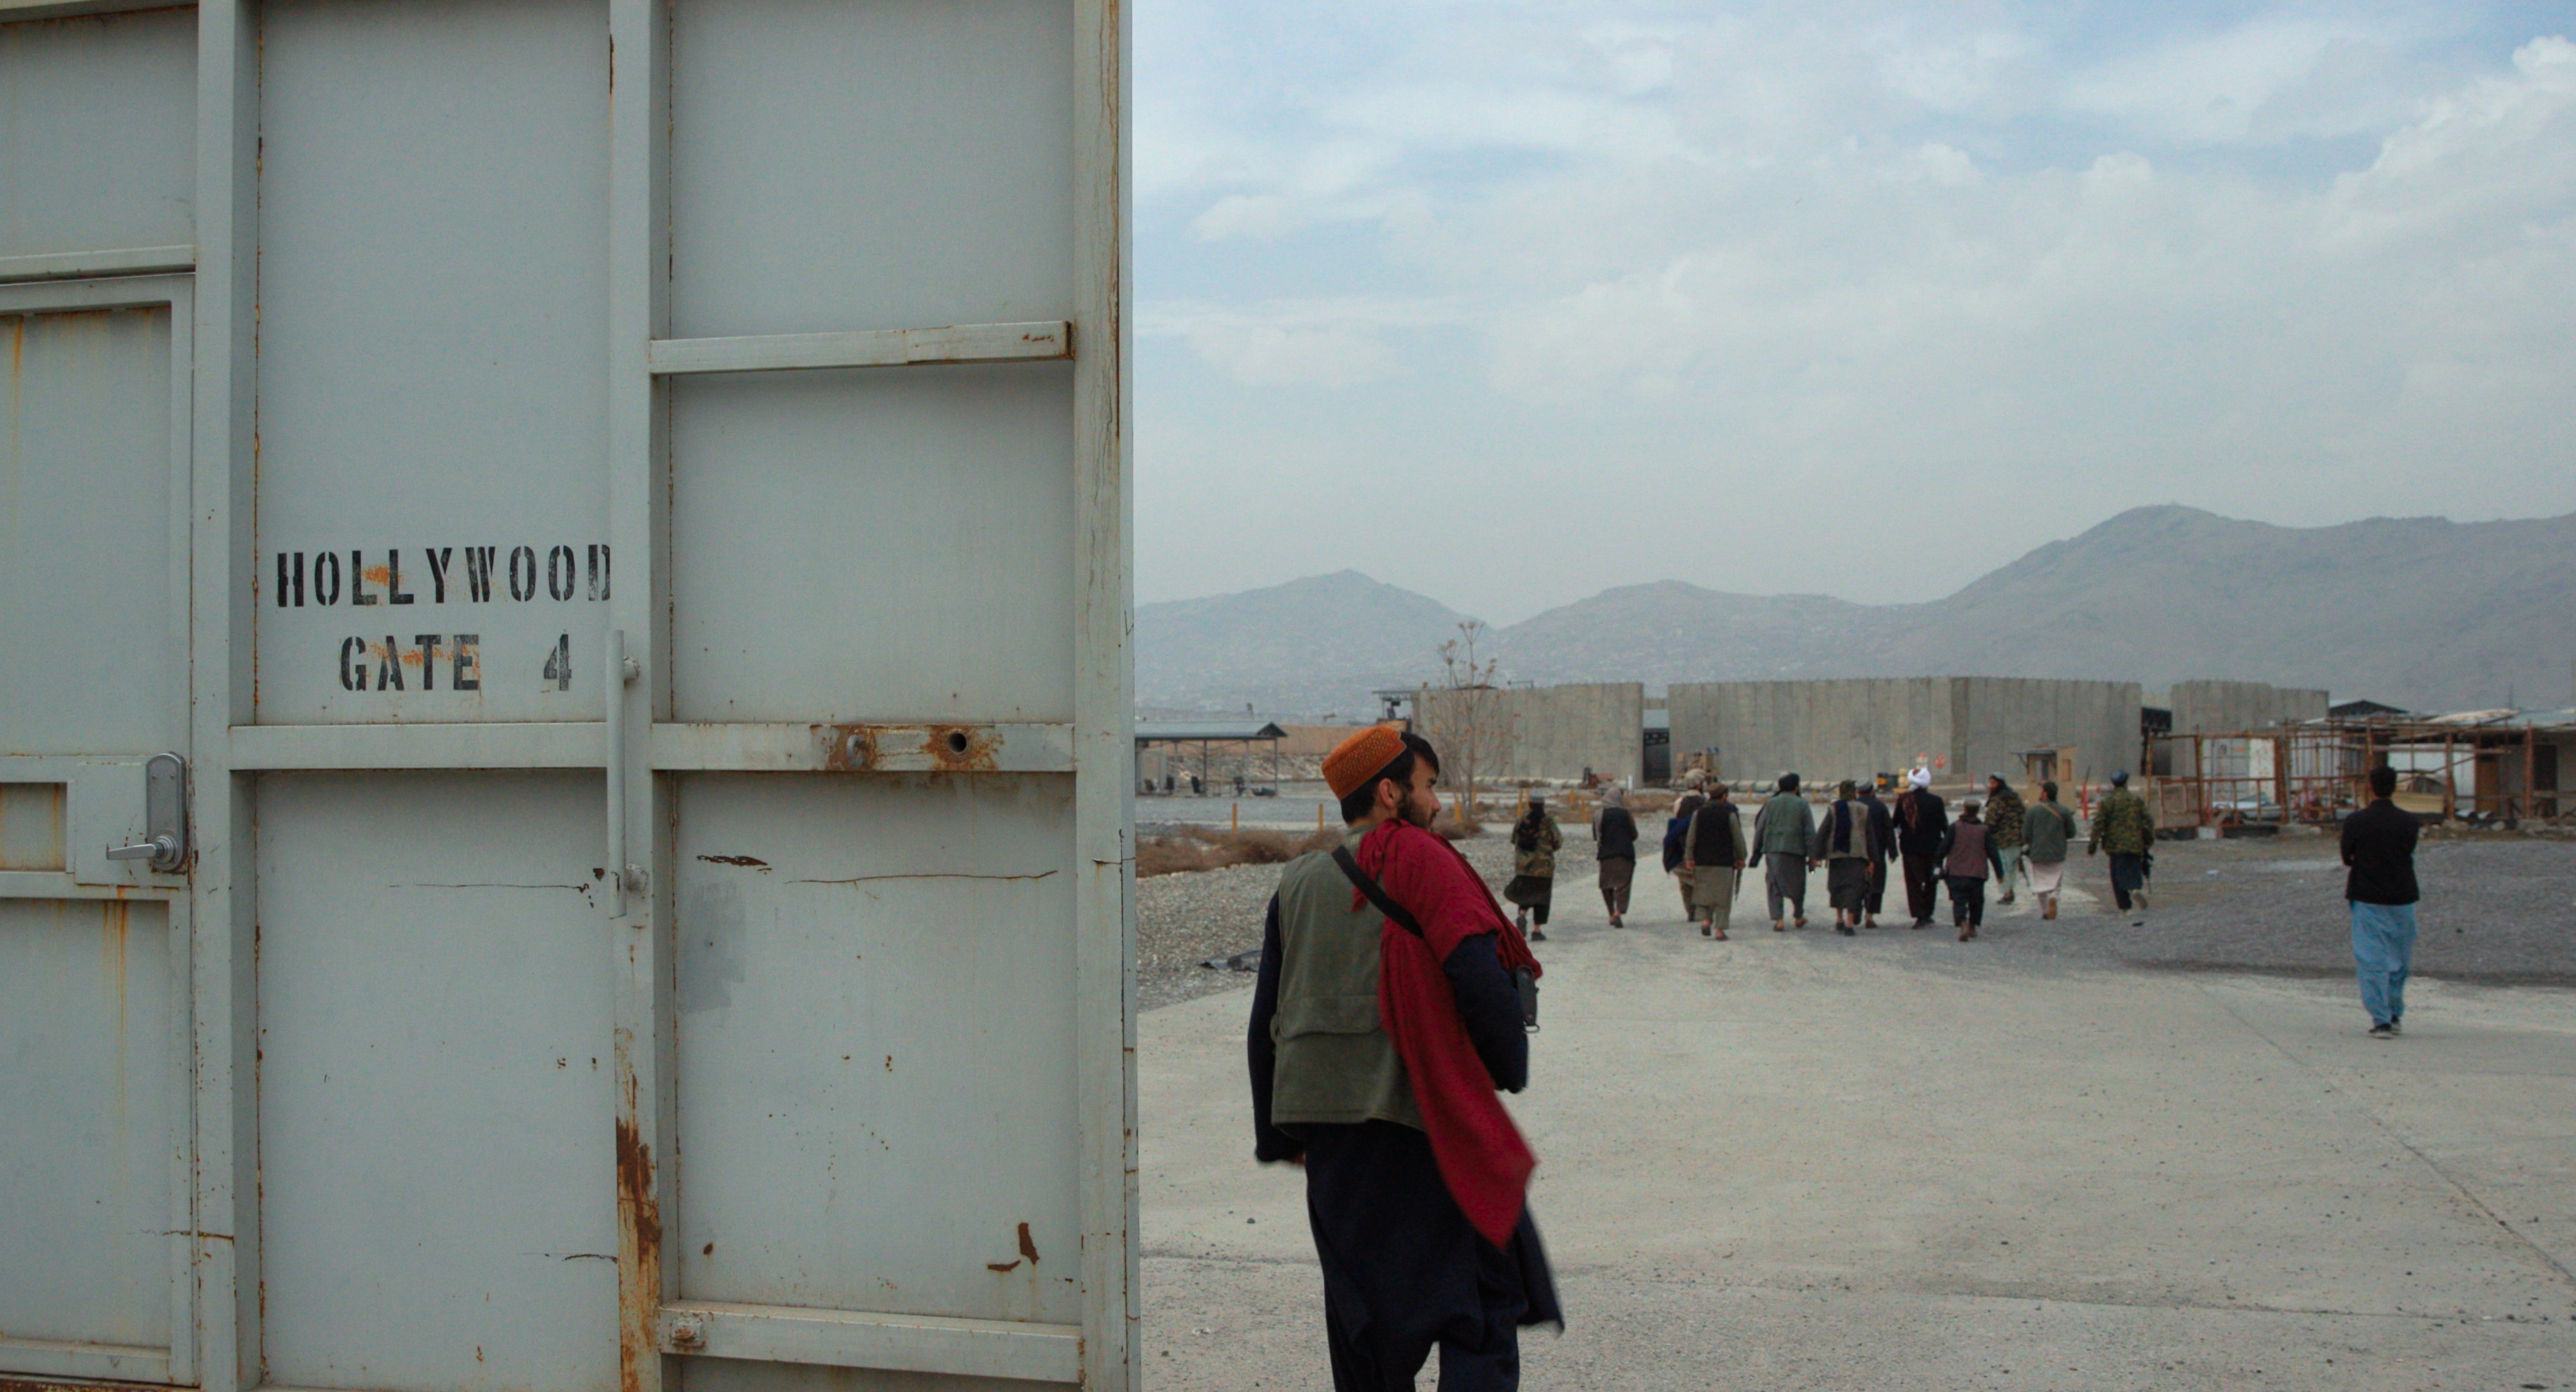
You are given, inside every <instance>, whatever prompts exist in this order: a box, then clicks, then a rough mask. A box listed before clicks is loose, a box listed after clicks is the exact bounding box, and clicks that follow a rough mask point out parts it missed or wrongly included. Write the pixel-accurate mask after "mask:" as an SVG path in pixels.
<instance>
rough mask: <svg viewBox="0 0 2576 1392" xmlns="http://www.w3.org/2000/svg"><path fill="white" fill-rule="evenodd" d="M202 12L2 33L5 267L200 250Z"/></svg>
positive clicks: (1, 248)
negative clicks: (14, 259)
mask: <svg viewBox="0 0 2576 1392" xmlns="http://www.w3.org/2000/svg"><path fill="white" fill-rule="evenodd" d="M196 133H197V11H196V8H195V7H194V6H189V7H187V8H183V9H168V10H151V11H146V12H144V13H140V14H120V15H87V16H81V17H78V18H73V19H45V20H32V21H26V22H22V23H18V24H0V256H38V255H45V254H49V253H55V254H58V253H64V252H86V251H106V250H119V249H126V248H135V247H167V246H183V245H185V244H187V243H189V242H191V241H194V240H195V239H196V234H195V232H194V231H193V230H192V228H193V222H194V219H193V217H192V215H191V209H192V208H193V206H194V204H195V200H196V182H197V170H196V156H197V138H196Z"/></svg>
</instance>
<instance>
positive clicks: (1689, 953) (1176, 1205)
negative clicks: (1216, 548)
mask: <svg viewBox="0 0 2576 1392" xmlns="http://www.w3.org/2000/svg"><path fill="white" fill-rule="evenodd" d="M2248 873H2249V874H2251V873H2256V872H2248ZM2267 873H2296V872H2267ZM2222 878H2224V876H2222ZM1649 881H1651V883H1647V882H1649ZM1641 884H1644V885H1645V888H1646V897H1645V898H1643V899H1642V900H1641V903H1640V907H1639V911H1638V912H1637V914H1636V915H1634V917H1633V918H1632V922H1635V923H1637V924H1638V925H1639V926H1637V927H1635V928H1632V929H1630V930H1628V931H1625V932H1614V931H1612V930H1610V929H1609V928H1607V927H1606V925H1604V924H1602V923H1601V918H1600V908H1599V905H1598V901H1597V900H1595V901H1594V902H1593V903H1592V904H1591V905H1590V906H1589V907H1588V908H1587V907H1585V906H1584V904H1583V899H1584V898H1585V896H1583V895H1580V894H1573V893H1568V894H1563V895H1560V896H1559V905H1560V922H1559V924H1558V925H1557V927H1558V931H1557V932H1556V933H1555V934H1554V937H1555V941H1554V942H1553V943H1552V944H1550V945H1549V947H1548V948H1547V952H1548V958H1547V960H1548V964H1549V977H1548V981H1547V990H1546V1008H1547V1017H1548V1026H1547V1029H1546V1030H1545V1032H1544V1033H1542V1034H1541V1035H1540V1036H1539V1037H1538V1040H1537V1046H1538V1047H1537V1054H1536V1068H1535V1073H1536V1079H1537V1081H1536V1085H1535V1087H1534V1088H1533V1090H1532V1091H1531V1093H1529V1094H1528V1095H1527V1096H1526V1097H1524V1098H1521V1099H1515V1102H1514V1109H1515V1111H1516V1112H1517V1114H1518V1115H1519V1116H1520V1117H1521V1119H1522V1122H1523V1125H1524V1126H1525V1127H1526V1128H1527V1129H1528V1131H1529V1132H1530V1134H1531V1138H1532V1141H1533V1144H1534V1145H1535V1146H1536V1148H1537V1150H1538V1152H1539V1154H1540V1156H1541V1158H1542V1168H1541V1170H1540V1172H1539V1177H1538V1179H1537V1181H1536V1188H1535V1192H1534V1200H1533V1202H1534V1206H1535V1211H1536V1212H1537V1214H1538V1216H1539V1219H1540V1221H1541V1223H1542V1224H1543V1225H1544V1227H1545V1230H1546V1232H1547V1234H1548V1237H1549V1240H1550V1243H1551V1245H1552V1248H1553V1250H1554V1253H1555V1257H1556V1261H1557V1264H1558V1270H1559V1272H1560V1273H1561V1274H1562V1276H1563V1277H1564V1285H1565V1295H1566V1303H1567V1308H1568V1310H1569V1312H1570V1315H1571V1324H1570V1326H1569V1328H1568V1329H1567V1330H1566V1332H1565V1333H1564V1334H1563V1335H1562V1336H1561V1337H1558V1336H1551V1335H1549V1334H1547V1333H1544V1332H1534V1333H1533V1334H1532V1335H1531V1337H1530V1338H1529V1341H1528V1344H1527V1346H1526V1347H1527V1364H1528V1376H1527V1379H1526V1381H1527V1385H1529V1386H1531V1387H1533V1388H1557V1389H1628V1388H1636V1389H1649V1388H1652V1389H1669V1388H1724V1389H1735V1388H1741V1389H1803V1388H1815V1389H1827V1388H1834V1389H1840V1388H1854V1387H1869V1388H1875V1389H1897V1390H1902V1389H1926V1392H1929V1389H1945V1390H1946V1389H1958V1388H1999V1389H2024V1388H2029V1389H2038V1388H2086V1389H2093V1388H2139V1389H2145V1388H2159V1389H2162V1388H2203V1387H2206V1388H2221V1387H2224V1388H2231V1389H2232V1388H2261V1389H2270V1388H2279V1389H2309V1388H2322V1387H2335V1388H2355V1389H2383V1388H2384V1389H2400V1388H2410V1389H2411V1388H2434V1387H2440V1388H2453V1389H2455V1388H2524V1387H2530V1386H2535V1385H2536V1386H2540V1387H2547V1388H2566V1387H2571V1386H2576V1322H2571V1321H2576V1274H2571V1272H2576V992H2569V991H2567V990H2563V989H2556V988H2550V987H2535V986H2489V985H2478V984H2470V983H2462V982H2449V981H2440V980H2435V981H2429V982H2425V983H2422V984H2420V985H2419V986H2418V987H2417V989H2416V998H2415V1001H2414V1003H2413V1005H2412V1008H2411V1010H2410V1013H2409V1016H2408V1022H2409V1026H2410V1030H2409V1034H2408V1036H2407V1037H2406V1038H2405V1039H2403V1040H2399V1041H2396V1042H2393V1043H2379V1042H2373V1041H2370V1040H2366V1039H2364V1038H2362V1037H2361V1033H2360V1032H2361V1030H2362V1029H2363V1028H2364V1027H2365V1026H2366V1024H2367V1021H2366V1020H2365V1019H2364V1018H2363V1016H2362V1015H2361V1013H2360V1011H2359V1010H2358V1008H2357V1007H2355V1006H2354V1005H2353V1003H2352V1002H2351V1000H2350V998H2349V996H2350V991H2349V987H2348V986H2346V985H2345V984H2344V983H2342V982H2340V981H2336V980H2328V979H2301V978H2298V977H2291V976H2281V975H2265V976H2254V975H2242V974H2230V973H2224V972H2213V971H2195V972H2173V971H2161V970H2149V969H2141V968H2138V967H2135V966H2129V965H2123V964H2121V963H2119V962H2117V961H2114V960H2108V959H2105V958H2094V957H2088V956H2086V955H2084V954H2082V953H2051V952H2041V951H2031V950H2015V949H2013V948H2012V947H2011V945H2010V943H2008V942H2002V941H1989V942H1986V943H1980V944H1959V943H1957V942H1955V941H1953V940H1950V939H1948V937H1947V935H1945V934H1940V933H1937V932H1924V933H1907V932H1904V931H1903V930H1901V929H1900V930H1894V931H1893V932H1889V931H1882V932H1881V933H1880V934H1879V935H1876V937H1874V938H1873V937H1862V938H1857V939H1843V938H1839V937H1835V936H1833V935H1832V934H1830V933H1827V932H1821V931H1819V930H1817V929H1813V928H1811V929H1810V930H1808V931H1807V932H1806V933H1804V934H1783V935H1776V936H1775V935H1774V934H1772V933H1770V932H1769V931H1768V929H1767V927H1763V928H1760V929H1759V930H1758V931H1755V932H1751V933H1740V934H1739V936H1738V940H1737V941H1734V942H1731V943H1725V944H1717V943H1711V942H1708V941H1705V940H1703V939H1701V938H1699V937H1697V936H1696V935H1695V934H1693V933H1691V932H1689V930H1687V929H1685V928H1683V927H1682V926H1681V925H1680V923H1679V911H1678V906H1677V904H1676V903H1675V902H1674V900H1673V898H1672V895H1671V891H1670V889H1669V885H1668V882H1664V881H1661V880H1660V879H1657V878H1654V877H1641ZM2076 907H2077V909H2078V911H2079V912H2081V911H2082V910H2083V909H2084V908H2086V907H2088V906H2087V905H2084V904H2081V903H2079V904H2078V905H2077V906H2076ZM1757 912H1758V910H1757ZM1991 923H1992V926H1990V929H1989V933H1990V934H1998V933H2001V934H2003V935H2004V936H2006V937H2012V936H2016V935H2020V934H2023V933H2038V932H2042V931H2060V930H2061V928H2062V927H2063V926H2062V925H2046V926H2043V925H2038V924H2036V923H2031V924H2020V923H2016V922H2015V921H2014V920H2013V919H2012V918H2011V917H2010V916H2006V917H2004V918H2000V919H1996V920H1992V921H1991ZM2114 927H2123V928H2124V927H2125V923H2124V922H2122V921H2116V920H2107V919H2105V918H2100V917H2097V918H2092V919H2090V920H2088V921H2087V923H2086V924H2085V926H2083V927H2080V928H2072V929H2065V931H2073V932H2105V931H2108V930H2109V929H2111V928H2114ZM2007 930H2009V931H2007ZM1981 949H1999V950H1981ZM1243 1007H1244V997H1243V996H1242V995H1241V994H1240V993H1239V992H1230V993H1227V994H1223V995H1218V996H1211V997H1207V998H1203V999H1199V1000H1194V1001H1189V1002H1186V1003H1183V1004H1180V1005H1175V1006H1172V1007H1170V1008H1168V1009H1164V1010H1159V1011H1155V1012H1152V1013H1149V1014H1148V1015H1146V1016H1145V1017H1144V1022H1143V1027H1142V1029H1141V1031H1140V1035H1141V1037H1140V1046H1141V1066H1142V1086H1143V1109H1144V1125H1145V1129H1144V1136H1143V1146H1144V1163H1145V1173H1144V1179H1143V1184H1144V1204H1145V1242H1146V1266H1145V1269H1146V1297H1147V1306H1146V1331H1147V1339H1146V1349H1147V1359H1148V1369H1147V1372H1148V1385H1149V1386H1151V1387H1155V1388H1167V1389H1210V1390H1211V1392H1213V1390H1215V1389H1227V1390H1228V1392H1231V1390H1232V1389H1244V1388H1321V1387H1324V1386H1326V1385H1328V1378H1327V1376H1326V1374H1325V1372H1324V1369H1323V1357H1322V1344H1321V1331H1320V1315H1319V1313H1318V1309H1317V1300H1318V1287H1317V1277H1316V1274H1315V1270H1314V1267H1313V1261H1312V1252H1311V1248H1310V1247H1309V1245H1308V1239H1307V1234H1306V1227H1305V1221H1304V1213H1303V1206H1302V1192H1301V1188H1300V1185H1299V1181H1298V1178H1297V1176H1296V1174H1295V1172H1293V1171H1288V1170H1264V1169H1262V1168H1260V1167H1257V1166H1255V1165H1253V1164H1252V1163H1251V1160H1250V1156H1249V1149H1250V1144H1249V1137H1248V1124H1247V1122H1246V1120H1245V1117H1244V1107H1243V1081H1242V1053H1241V1048H1242V1010H1243ZM1428 1381H1429V1380H1428V1378H1426V1380H1425V1385H1428Z"/></svg>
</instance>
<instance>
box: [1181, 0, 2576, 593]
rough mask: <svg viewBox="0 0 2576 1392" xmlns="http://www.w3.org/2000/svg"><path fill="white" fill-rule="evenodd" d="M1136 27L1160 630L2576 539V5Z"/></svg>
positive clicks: (1222, 18) (1947, 584) (1473, 9)
mask: <svg viewBox="0 0 2576 1392" xmlns="http://www.w3.org/2000/svg"><path fill="white" fill-rule="evenodd" d="M1133 13H1134V15H1135V19H1136V34H1137V43H1136V68H1135V81H1136V101H1137V112H1136V268H1137V277H1136V278H1137V311H1138V333H1137V346H1138V361H1137V398H1138V399H1137V411H1136V422H1137V431H1136V461H1137V522H1138V537H1137V597H1138V599H1139V600H1141V601H1148V602H1150V601H1153V600H1160V599H1174V598H1181V597H1186V596H1191V595H1200V594H1210V593H1217V592H1222V591H1228V590H1235V589H1241V588H1246V587H1249V586H1254V585H1264V584H1272V583H1276V582H1279V581H1282V580H1288V579H1293V578H1295V577H1298V576H1302V575H1312V574H1316V573H1320V572H1324V571H1330V570H1338V569H1341V568H1343V567H1346V566H1348V567H1356V568H1358V569H1361V570H1365V571H1367V572H1369V573H1370V574H1372V575H1375V576H1377V577H1378V578H1379V579H1382V580H1388V581H1392V582H1394V583H1397V584H1400V585H1404V586H1407V587H1409V588H1413V589H1417V590H1420V591H1423V592H1424V593H1427V594H1430V595H1432V596H1434V597H1436V598H1438V599H1441V600H1443V601H1445V602H1447V603H1449V604H1451V605H1453V606H1456V607H1458V608H1462V609H1466V610H1469V611H1471V612H1475V613H1479V614H1481V615H1483V616H1484V617H1486V618H1489V619H1492V620H1496V621H1499V622H1509V621H1512V620H1516V619H1519V618H1522V617H1526V616H1527V615H1529V614H1531V613H1534V612H1537V611H1538V610H1541V609H1544V608H1548V607H1551V606H1553V605H1556V604H1560V603H1564V602H1566V601H1569V600H1572V599H1576V598H1580V597H1582V596H1584V595H1587V594H1590V593H1593V592H1595V591H1598V590H1600V589H1602V588H1605V587H1607V586H1610V585H1614V584H1626V583H1632V582H1637V581H1644V580H1655V579H1666V578H1670V579H1681V580H1688V581H1691V582H1694V583H1697V584H1703V585H1708V586H1712V587H1717V588H1725V589H1738V590H1746V591H1753V592H1765V593H1768V592H1779V591H1789V590H1798V591H1821V592H1825V593H1830V594H1837V595H1841V596H1843V597H1845V598H1849V599H1855V600H1862V601H1873V602H1885V601H1900V600H1918V599H1928V598H1933V597H1936V596H1938V595H1940V594H1944V593H1947V592H1948V591H1950V590H1952V589H1954V588H1956V587H1957V585H1959V584H1960V583H1961V582H1963V581H1965V580H1967V579H1969V578H1972V577H1973V576H1974V575H1976V574H1978V573H1980V572H1982V571H1983V570H1985V569H1987V568H1989V567H1990V566H1992V565H1994V564H1997V563H1999V562H2001V561H2004V560H2007V559H2010V558H2011V557H2012V556H2015V555H2018V554H2020V553H2021V552H2022V551H2024V550H2027V549H2028V548H2030V547H2031V546H2034V545H2037V544H2039V543H2041V542H2045V541H2048V540H2052V539H2055V538H2058V537H2063V536H2069V535H2073V534H2074V533H2076V532H2079V531H2081V530H2083V529H2084V528H2086V527H2089V526H2092V525H2093V524H2095V523H2097V522H2099V521H2101V520H2102V519H2104V518H2106V517H2108V516H2110V515H2111V514H2113V513H2115V512H2117V511H2119V510H2121V509H2123V508H2127V507H2132V506H2136V505H2139V504H2145V503H2164V502H2183V503H2189V504H2192V505H2195V506H2199V507H2205V508H2208V509H2210V510H2212V511H2216V512H2222V513H2226V514H2229V515H2231V516H2238V517H2250V518H2257V519H2261V520H2264V521H2271V522H2279V523H2285V524H2293V525H2314V524H2320V523H2330V522H2339V521H2346V520H2350V519H2353V518H2356V517H2366V516H2371V515H2374V514H2393V515H2423V514H2430V513H2441V514H2446V515H2449V516H2451V517H2455V518H2459V519H2461V520H2472V519H2482V518H2493V517H2529V516H2540V515H2548V514H2556V513H2564V512H2567V511H2571V510H2576V42H2571V40H2576V7H2571V6H2569V5H2568V4H2566V3H2565V0H2558V3H2550V4H2539V3H2494V4H2485V3H2478V2H2477V0H2442V3H2416V4H2404V5H2398V4H2274V5H2255V4H2228V3H2206V2H2204V0H2160V3H2156V4H2143V3H2127V4H2118V5H2111V4H2082V3H2057V4H2008V3H1986V4H1979V3H1958V4H1944V5H1932V4H1895V3H1868V2H1867V0H1852V2H1851V3H1838V2H1837V0H1798V2H1796V3H1732V2H1731V0H1698V3H1687V4H1662V3H1649V2H1647V0H1632V2H1630V3H1574V2H1569V3H1556V4H1539V3H1515V2H1514V0H1485V2H1484V3H1466V2H1465V0H1454V2H1453V0H1348V3H1344V0H1296V3H1287V4H1253V3H1245V2H1244V0H1231V2H1230V3H1229V2H1226V0H1141V3H1140V4H1138V5H1137V6H1136V7H1135V9H1134V11H1133ZM1908 538H1912V539H1919V541H1920V543H1921V544H1920V545H1919V547H1917V548H1916V550H1917V555H1918V558H1917V559H1903V560H1900V559H1896V558H1894V557H1893V556H1891V554H1890V546H1889V545H1888V544H1889V543H1894V542H1896V541H1898V540H1900V539H1908ZM1837 542H1848V543H1850V545H1849V546H1848V547H1847V548H1841V547H1836V546H1835V545H1834V544H1835V543H1837Z"/></svg>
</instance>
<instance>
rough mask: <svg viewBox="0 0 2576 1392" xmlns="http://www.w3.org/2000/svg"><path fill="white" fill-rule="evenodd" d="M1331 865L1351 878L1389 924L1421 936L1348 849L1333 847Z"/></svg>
mask: <svg viewBox="0 0 2576 1392" xmlns="http://www.w3.org/2000/svg"><path fill="white" fill-rule="evenodd" d="M1333 863H1334V864H1335V865H1338V866H1340V867H1342V873H1343V874H1345V875H1348V876H1350V877H1351V883H1352V884H1354V885H1357V886H1358V887H1359V891H1360V893H1361V894H1362V895H1363V896H1365V897H1366V898H1367V899H1368V901H1369V902H1370V903H1371V904H1374V905H1376V906H1377V911H1378V912H1379V913H1382V914H1385V915H1386V916H1387V920H1388V921H1389V922H1391V923H1393V924H1394V925H1395V926H1396V927H1398V928H1401V929H1403V930H1404V931H1406V932H1408V933H1411V934H1412V935H1413V936H1415V937H1417V938H1418V937H1421V936H1422V925H1421V924H1420V923H1419V922H1417V921H1415V919H1414V917H1413V915H1412V914H1410V913H1407V912H1406V911H1405V908H1404V906H1403V905H1402V904H1399V903H1397V902H1395V901H1394V900H1393V899H1390V898H1388V897H1387V896H1386V890H1385V888H1384V887H1383V886H1381V885H1380V884H1378V882H1377V881H1375V880H1373V879H1370V878H1369V873H1368V872H1367V871H1366V870H1362V869H1361V868H1360V862H1359V857H1357V856H1354V855H1352V854H1351V848H1350V847H1348V846H1335V847H1334V848H1333Z"/></svg>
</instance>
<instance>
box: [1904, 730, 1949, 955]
mask: <svg viewBox="0 0 2576 1392" xmlns="http://www.w3.org/2000/svg"><path fill="white" fill-rule="evenodd" d="M1905 782H1906V785H1907V786H1906V789H1905V791H1904V792H1901V793H1898V794H1897V795H1896V816H1895V822H1896V849H1897V852H1898V854H1899V855H1900V856H1901V857H1902V858H1903V860H1904V863H1905V908H1906V911H1907V912H1909V913H1911V914H1913V915H1914V926H1915V927H1917V928H1925V927H1929V926H1931V923H1932V906H1933V894H1934V891H1935V890H1936V889H1937V888H1938V887H1939V885H1940V883H1941V855H1942V850H1941V838H1942V835H1943V834H1944V833H1946V832H1948V831H1949V830H1950V809H1949V806H1948V804H1946V803H1944V802H1942V801H1941V795H1940V794H1938V793H1936V792H1933V791H1932V770H1930V769H1928V768H1917V769H1915V770H1914V772H1912V773H1910V774H1907V775H1906V776H1905Z"/></svg>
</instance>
